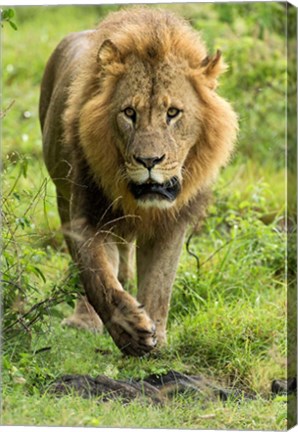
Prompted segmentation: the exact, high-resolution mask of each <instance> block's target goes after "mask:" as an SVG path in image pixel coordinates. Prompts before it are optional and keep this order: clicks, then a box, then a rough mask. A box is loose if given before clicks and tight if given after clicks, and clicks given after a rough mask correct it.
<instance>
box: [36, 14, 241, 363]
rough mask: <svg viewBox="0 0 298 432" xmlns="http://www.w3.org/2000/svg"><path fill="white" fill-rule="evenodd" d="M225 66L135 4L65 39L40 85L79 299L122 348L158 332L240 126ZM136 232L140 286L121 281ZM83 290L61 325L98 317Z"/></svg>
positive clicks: (147, 345) (171, 20)
mask: <svg viewBox="0 0 298 432" xmlns="http://www.w3.org/2000/svg"><path fill="white" fill-rule="evenodd" d="M224 69H225V65H224V63H223V61H222V59H221V55H220V52H219V51H218V52H217V54H216V55H215V56H213V57H209V56H207V53H206V49H205V46H204V44H203V42H202V41H201V39H200V37H199V35H198V33H197V32H196V31H194V30H193V29H192V28H191V27H190V26H189V25H188V23H187V22H185V21H184V20H183V19H181V18H179V17H177V16H175V15H173V14H172V13H169V12H165V11H160V10H156V9H150V8H133V9H130V10H129V9H128V10H122V11H120V12H116V13H112V14H111V15H110V16H109V17H108V18H107V19H105V20H104V21H103V22H102V23H101V24H100V25H99V27H98V28H97V29H96V30H91V31H85V32H81V33H74V34H71V35H69V36H68V37H66V38H65V39H63V40H62V42H61V43H60V44H59V45H58V47H57V48H56V50H55V51H54V53H53V54H52V56H51V58H50V59H49V61H48V64H47V66H46V70H45V73H44V77H43V81H42V86H41V99H40V121H41V127H42V132H43V144H44V157H45V162H46V165H47V168H48V170H49V173H50V175H51V177H52V179H53V181H54V183H55V185H56V189H57V201H58V209H59V214H60V218H61V222H62V225H63V228H64V234H65V238H66V241H67V244H68V248H69V250H70V253H71V255H72V257H73V259H74V261H75V262H76V263H77V265H78V268H79V271H80V277H81V280H82V283H83V286H84V289H85V293H86V296H87V299H88V301H89V302H90V304H91V305H92V306H93V308H94V309H95V311H96V312H97V314H98V315H99V316H100V318H101V320H102V321H103V323H104V325H105V326H106V328H107V330H108V331H109V333H110V335H111V336H112V338H113V339H114V341H115V343H116V345H117V346H118V347H119V348H120V349H121V350H122V352H123V353H125V354H130V355H137V356H139V355H143V354H145V353H147V352H149V351H150V350H152V349H153V348H154V347H155V346H156V343H157V341H158V342H159V343H164V342H165V340H166V321H167V315H168V308H169V302H170V296H171V290H172V285H173V282H174V278H175V273H176V268H177V264H178V260H179V256H180V252H181V248H182V245H183V240H184V235H185V231H186V228H187V225H188V223H189V222H190V221H192V220H193V219H196V220H197V219H198V218H202V216H203V214H204V209H205V207H206V203H207V199H206V197H207V196H208V191H209V189H210V186H211V185H212V183H213V181H214V179H215V178H216V176H217V174H218V172H219V169H220V167H222V166H224V165H225V164H226V163H227V162H228V160H229V157H230V154H231V151H232V149H233V144H234V142H235V138H236V132H237V118H236V115H235V113H234V112H233V110H232V108H231V106H230V105H229V104H228V103H227V102H226V101H225V100H224V99H222V98H221V97H219V96H218V95H217V94H216V92H215V88H216V80H217V77H218V75H219V74H220V73H221V72H223V71H224ZM135 240H136V260H137V279H138V293H137V299H138V300H136V299H134V298H133V297H132V296H131V295H130V294H129V293H128V292H126V291H124V289H123V286H124V284H125V282H126V281H127V279H128V278H129V275H130V263H129V261H130V260H129V257H130V256H131V245H132V243H133V242H134V241H135ZM90 304H89V303H88V302H87V300H86V298H84V297H82V298H81V300H80V301H79V304H78V305H77V308H76V311H75V314H74V315H73V316H72V317H71V318H69V319H68V320H67V323H68V324H70V325H71V324H73V325H78V326H89V327H92V326H94V327H98V326H99V325H100V320H99V318H98V315H96V314H95V312H94V309H93V308H92V307H91V306H90Z"/></svg>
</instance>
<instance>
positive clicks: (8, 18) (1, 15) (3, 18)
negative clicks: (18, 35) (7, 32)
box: [0, 9, 18, 30]
mask: <svg viewBox="0 0 298 432" xmlns="http://www.w3.org/2000/svg"><path fill="white" fill-rule="evenodd" d="M14 16H15V12H14V10H13V9H5V10H1V11H0V23H1V27H3V23H5V22H7V23H8V24H9V25H10V26H11V27H12V28H13V29H14V30H17V29H18V28H17V26H16V24H15V22H14V21H13V18H14Z"/></svg>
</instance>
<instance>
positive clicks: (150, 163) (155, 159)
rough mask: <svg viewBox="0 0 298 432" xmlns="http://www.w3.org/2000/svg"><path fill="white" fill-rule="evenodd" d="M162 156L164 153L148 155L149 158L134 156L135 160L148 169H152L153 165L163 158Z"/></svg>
mask: <svg viewBox="0 0 298 432" xmlns="http://www.w3.org/2000/svg"><path fill="white" fill-rule="evenodd" d="M164 158H165V155H162V156H161V157H150V158H147V157H146V158H144V157H138V156H134V159H135V161H136V162H138V163H139V164H141V165H143V166H144V167H145V168H148V170H150V169H152V168H153V167H154V166H155V165H157V164H159V163H161V162H162V161H163V160H164Z"/></svg>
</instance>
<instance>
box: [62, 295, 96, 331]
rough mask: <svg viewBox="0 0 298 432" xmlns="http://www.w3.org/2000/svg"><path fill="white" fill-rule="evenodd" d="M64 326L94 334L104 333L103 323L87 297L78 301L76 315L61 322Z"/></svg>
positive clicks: (81, 297)
mask: <svg viewBox="0 0 298 432" xmlns="http://www.w3.org/2000/svg"><path fill="white" fill-rule="evenodd" d="M61 325H62V326H65V327H75V328H78V329H83V330H89V331H92V332H94V333H102V332H103V323H102V321H101V319H100V318H99V316H98V315H97V313H96V312H95V310H94V309H93V307H92V306H91V304H90V303H89V302H88V300H87V298H86V297H85V296H80V297H79V298H78V299H77V301H76V306H75V310H74V313H73V314H72V315H70V316H69V317H68V318H65V319H64V320H63V321H62V322H61Z"/></svg>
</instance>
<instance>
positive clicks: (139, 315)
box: [72, 220, 156, 356]
mask: <svg viewBox="0 0 298 432" xmlns="http://www.w3.org/2000/svg"><path fill="white" fill-rule="evenodd" d="M72 225H73V229H72V231H73V237H74V240H75V241H74V244H75V248H76V261H77V264H78V266H79V270H80V276H81V279H82V282H83V285H84V289H85V292H86V296H87V298H88V301H89V302H90V304H91V305H92V306H93V308H94V309H95V311H96V312H97V313H98V315H99V316H100V318H101V319H102V321H103V323H104V325H105V326H106V328H107V330H108V331H109V333H110V335H111V336H112V338H113V339H114V341H115V343H116V345H117V346H118V347H119V348H120V349H121V351H122V352H123V353H125V354H130V355H136V356H139V355H143V354H145V353H147V352H149V351H151V350H152V349H153V348H154V347H155V345H156V339H155V325H154V323H153V321H152V320H151V319H150V318H149V316H148V315H147V313H146V312H145V310H144V308H143V307H142V306H141V305H140V304H139V303H138V302H137V300H135V299H134V298H133V297H132V296H131V295H130V294H128V293H127V292H125V291H124V290H123V288H122V285H121V284H120V282H119V280H118V278H117V274H118V266H119V260H118V259H117V256H118V249H117V245H116V244H115V239H114V238H113V237H112V236H111V235H109V236H107V235H102V234H101V233H100V232H96V231H95V230H94V229H92V228H91V227H90V226H88V225H87V224H86V222H85V221H84V220H83V221H82V220H81V221H76V222H73V223H72Z"/></svg>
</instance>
